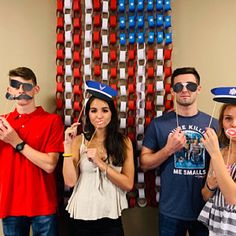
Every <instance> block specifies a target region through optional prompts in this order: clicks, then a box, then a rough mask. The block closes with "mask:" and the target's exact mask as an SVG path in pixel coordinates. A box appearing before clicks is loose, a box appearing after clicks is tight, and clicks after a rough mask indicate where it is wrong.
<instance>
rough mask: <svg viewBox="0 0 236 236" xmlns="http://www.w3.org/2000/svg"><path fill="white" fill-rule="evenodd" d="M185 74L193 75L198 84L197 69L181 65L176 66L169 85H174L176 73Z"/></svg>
mask: <svg viewBox="0 0 236 236" xmlns="http://www.w3.org/2000/svg"><path fill="white" fill-rule="evenodd" d="M185 74H192V75H194V76H195V78H196V80H197V84H198V85H199V84H200V75H199V74H198V72H197V70H196V69H195V68H194V67H182V68H177V69H175V70H174V72H173V73H172V75H171V87H172V86H173V85H174V79H175V77H176V76H178V75H185Z"/></svg>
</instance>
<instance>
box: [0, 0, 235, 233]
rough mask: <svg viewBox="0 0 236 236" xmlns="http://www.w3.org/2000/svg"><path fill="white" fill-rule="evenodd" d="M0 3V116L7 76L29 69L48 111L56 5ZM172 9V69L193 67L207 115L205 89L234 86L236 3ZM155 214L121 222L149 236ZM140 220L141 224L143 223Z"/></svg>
mask: <svg viewBox="0 0 236 236" xmlns="http://www.w3.org/2000/svg"><path fill="white" fill-rule="evenodd" d="M0 3H1V8H0V22H1V23H0V24H1V26H0V28H1V44H0V52H1V63H0V78H1V86H0V99H1V101H3V102H2V105H1V107H0V113H5V112H7V111H10V110H12V106H13V103H14V102H12V101H6V99H5V92H6V87H7V86H8V77H7V73H8V70H9V69H12V68H15V67H18V66H28V67H30V68H32V69H33V70H34V71H35V73H36V75H37V77H38V81H39V85H40V86H41V92H40V94H39V95H38V98H37V103H38V104H42V105H43V106H44V107H45V109H46V110H48V111H50V112H53V111H54V109H55V101H54V95H55V91H56V89H55V71H56V68H55V54H56V50H55V37H56V32H55V28H56V10H55V9H56V1H55V0H54V1H48V0H40V1H36V0H35V1H32V0H21V1H19V0H8V1H4V0H0ZM172 9H173V13H172V17H173V18H172V23H173V42H174V49H173V68H176V67H180V66H194V67H196V68H197V70H198V71H199V73H200V75H201V79H202V85H203V91H202V93H201V95H200V97H199V104H200V108H201V109H202V110H203V111H206V112H209V113H211V112H212V107H213V102H212V96H211V94H210V92H209V91H210V89H211V88H213V87H215V86H230V85H231V86H233V85H234V86H235V75H234V69H235V68H236V60H235V53H236V49H235V42H236V31H235V22H236V15H235V10H236V1H235V0H227V1H222V0H174V1H172ZM218 107H219V105H217V108H218ZM215 116H217V114H216V113H215ZM155 213H156V212H155V211H153V209H135V210H132V211H129V212H128V213H127V212H126V213H125V216H124V218H125V219H128V220H130V219H132V222H133V224H135V222H136V223H137V224H139V225H140V224H143V227H136V229H138V231H139V234H140V235H147V231H146V232H145V230H146V229H149V233H148V236H152V235H155V230H156V229H153V231H152V230H151V229H150V227H149V226H150V224H151V225H152V226H153V227H154V225H155V223H156V218H155V217H153V216H154V215H155ZM141 217H144V218H145V220H144V221H142V220H141ZM148 218H149V219H148ZM125 225H127V230H126V232H127V234H128V232H130V233H129V234H130V235H134V234H132V233H131V231H132V230H134V228H132V227H129V226H128V223H126V224H125ZM142 229H143V231H144V232H142ZM0 231H1V228H0ZM0 235H1V233H0ZM136 235H138V234H136Z"/></svg>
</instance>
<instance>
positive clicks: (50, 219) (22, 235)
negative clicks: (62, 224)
mask: <svg viewBox="0 0 236 236" xmlns="http://www.w3.org/2000/svg"><path fill="white" fill-rule="evenodd" d="M2 225H3V233H4V235H5V236H29V233H30V225H32V231H33V236H55V235H57V225H56V215H47V216H34V217H26V216H10V217H6V218H4V219H2Z"/></svg>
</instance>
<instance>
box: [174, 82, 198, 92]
mask: <svg viewBox="0 0 236 236" xmlns="http://www.w3.org/2000/svg"><path fill="white" fill-rule="evenodd" d="M184 87H185V88H186V89H187V90H189V91H190V92H195V91H196V90H197V87H198V84H196V83H194V82H187V83H180V82H179V83H176V84H175V85H174V86H173V90H174V92H176V93H180V92H181V91H182V90H183V89H184Z"/></svg>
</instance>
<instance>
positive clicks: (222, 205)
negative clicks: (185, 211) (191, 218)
mask: <svg viewBox="0 0 236 236" xmlns="http://www.w3.org/2000/svg"><path fill="white" fill-rule="evenodd" d="M230 175H231V176H232V179H233V180H236V163H234V164H233V165H232V166H231V173H230ZM198 220H199V221H201V222H203V223H204V224H205V225H206V226H207V227H208V229H209V231H210V232H213V233H215V235H220V236H224V235H227V236H235V235H236V205H229V204H228V203H227V202H226V201H225V198H224V196H223V194H222V193H221V191H220V189H217V190H216V192H215V194H214V195H213V197H212V198H210V199H209V200H208V201H207V203H206V204H205V206H204V207H203V209H202V211H201V213H200V215H199V217H198Z"/></svg>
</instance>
